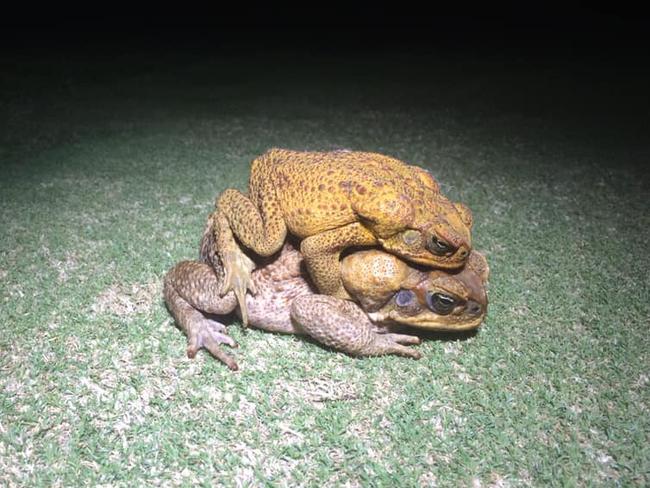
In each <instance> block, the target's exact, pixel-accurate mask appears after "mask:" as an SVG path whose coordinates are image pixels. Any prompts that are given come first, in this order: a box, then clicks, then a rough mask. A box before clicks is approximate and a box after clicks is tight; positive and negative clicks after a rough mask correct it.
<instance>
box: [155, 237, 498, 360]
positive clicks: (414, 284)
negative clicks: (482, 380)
mask: <svg viewBox="0 0 650 488" xmlns="http://www.w3.org/2000/svg"><path fill="white" fill-rule="evenodd" d="M204 240H205V237H204ZM212 259H218V258H217V257H216V255H212V256H210V261H209V262H208V263H202V262H194V261H183V262H181V263H178V264H177V265H176V266H174V267H173V268H172V269H171V270H170V271H169V272H168V273H167V275H166V276H165V285H164V297H165V302H166V303H167V306H168V308H169V310H170V311H171V312H172V314H173V316H174V317H175V319H176V321H177V323H178V325H179V326H180V328H181V329H182V330H183V331H184V332H185V333H186V335H187V336H188V348H187V354H188V356H190V357H194V356H195V355H196V353H197V351H198V350H199V349H201V348H205V349H207V350H208V351H210V353H212V355H214V356H215V357H216V358H217V359H219V360H220V361H222V362H224V363H225V364H226V365H227V366H228V367H229V368H230V369H237V367H238V366H237V363H236V361H235V360H234V359H233V358H232V357H231V356H229V355H228V354H226V353H225V352H224V351H223V350H221V348H220V344H227V345H229V346H231V347H236V346H237V344H236V343H235V341H234V340H233V339H232V338H231V337H230V336H228V335H227V334H226V327H225V325H224V324H223V323H221V322H220V321H219V320H218V317H216V315H225V314H229V313H230V312H233V311H235V310H237V312H239V313H240V314H241V310H239V309H238V307H237V300H236V298H235V296H234V294H233V292H229V293H227V294H226V295H225V296H224V297H220V296H219V294H218V290H219V288H220V286H221V282H222V280H223V276H224V273H223V269H222V267H221V266H219V263H218V261H211V260H212ZM301 264H302V256H301V255H300V253H299V252H297V251H296V250H295V249H294V248H293V247H292V246H291V245H290V244H288V243H287V244H285V245H284V247H283V249H282V252H281V253H280V254H279V256H278V257H277V258H276V259H275V260H272V261H268V260H267V262H265V263H261V266H260V267H259V268H258V269H256V270H255V271H254V272H253V273H252V280H253V282H254V283H255V285H256V287H257V290H258V293H257V295H255V296H252V295H247V296H246V303H247V306H248V309H249V314H250V315H249V320H250V324H251V325H252V326H254V327H257V328H260V329H264V330H267V331H271V332H280V333H290V334H302V335H308V336H310V337H312V338H313V339H315V340H316V341H318V342H320V343H321V344H324V345H327V346H330V347H333V348H335V349H338V350H340V351H343V352H346V353H348V354H350V355H353V356H371V355H385V354H397V355H401V356H407V357H412V358H415V359H418V358H419V357H420V353H419V352H417V351H415V350H413V349H411V348H409V347H407V346H409V345H413V344H419V343H420V339H419V338H418V337H416V336H412V335H406V334H399V333H395V332H394V327H395V325H398V324H406V325H411V326H413V327H417V328H419V329H430V330H469V329H475V328H477V327H478V326H479V325H480V324H481V322H482V321H483V318H484V317H485V313H486V310H487V297H486V294H485V282H486V280H487V276H488V267H487V263H486V261H485V259H484V258H483V256H482V255H480V254H478V253H477V252H476V251H473V252H472V254H471V256H470V259H469V261H468V264H467V266H466V267H465V268H464V269H463V270H462V271H460V272H455V273H445V272H442V271H432V272H424V271H421V270H416V269H413V268H411V267H409V266H408V265H407V264H406V263H405V262H404V261H402V260H400V259H399V258H397V257H395V256H394V255H390V254H387V253H385V252H383V251H380V250H377V249H371V250H367V251H360V252H357V253H354V254H351V255H349V256H347V257H346V258H345V259H343V260H342V261H341V265H340V266H341V270H342V276H343V283H344V286H346V289H347V290H348V291H349V293H350V295H351V296H352V297H353V298H354V299H356V300H357V301H358V304H357V303H353V302H351V301H347V300H342V299H338V298H335V297H331V296H327V295H319V294H317V293H316V290H315V289H314V287H313V286H312V285H311V284H310V282H309V281H308V278H307V275H306V273H305V271H304V269H302V267H301ZM369 271H372V272H373V274H372V275H369V274H368V272H369Z"/></svg>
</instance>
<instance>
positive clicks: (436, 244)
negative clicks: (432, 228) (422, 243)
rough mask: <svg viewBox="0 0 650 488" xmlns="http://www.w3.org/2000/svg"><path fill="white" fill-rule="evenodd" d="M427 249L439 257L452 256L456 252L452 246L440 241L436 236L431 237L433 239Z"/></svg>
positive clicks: (428, 243)
mask: <svg viewBox="0 0 650 488" xmlns="http://www.w3.org/2000/svg"><path fill="white" fill-rule="evenodd" d="M427 249H428V250H429V251H431V252H432V253H433V254H436V255H438V256H444V255H446V254H451V253H452V252H453V250H454V248H453V247H452V245H451V244H449V243H447V242H445V241H443V240H441V239H438V238H437V237H436V236H431V239H429V241H428V242H427Z"/></svg>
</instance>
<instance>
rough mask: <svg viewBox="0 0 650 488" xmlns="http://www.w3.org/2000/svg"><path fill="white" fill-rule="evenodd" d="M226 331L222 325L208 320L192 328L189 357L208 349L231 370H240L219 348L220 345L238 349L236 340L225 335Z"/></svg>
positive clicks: (189, 337) (188, 348)
mask: <svg viewBox="0 0 650 488" xmlns="http://www.w3.org/2000/svg"><path fill="white" fill-rule="evenodd" d="M224 330H225V328H224V326H223V325H222V324H220V323H219V322H215V321H212V320H208V319H205V320H203V321H201V323H200V324H197V325H196V326H194V327H192V330H191V331H190V332H189V335H188V339H187V357H189V358H194V357H195V356H196V353H197V352H198V351H199V349H206V350H208V351H209V352H210V354H212V355H213V356H214V357H215V358H217V359H218V360H219V361H221V362H222V363H224V364H225V365H226V366H228V368H230V369H231V370H233V371H235V370H237V369H239V367H238V366H237V362H236V361H235V360H234V359H233V358H232V357H230V356H229V355H228V354H226V353H225V352H224V351H222V350H221V348H220V347H219V346H220V344H227V345H229V346H230V347H237V343H236V342H235V340H234V339H233V338H232V337H230V336H229V335H227V334H225V333H224Z"/></svg>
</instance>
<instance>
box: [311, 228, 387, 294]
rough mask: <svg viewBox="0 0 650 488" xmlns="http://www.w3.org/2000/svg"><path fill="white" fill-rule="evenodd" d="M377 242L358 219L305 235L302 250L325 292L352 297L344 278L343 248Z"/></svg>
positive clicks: (312, 272) (322, 290) (319, 286)
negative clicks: (345, 285) (342, 279)
mask: <svg viewBox="0 0 650 488" xmlns="http://www.w3.org/2000/svg"><path fill="white" fill-rule="evenodd" d="M376 243H377V239H376V237H375V236H374V235H373V234H372V233H371V232H370V231H369V230H368V229H366V228H365V227H364V226H363V225H361V224H360V223H358V222H357V223H353V224H349V225H345V226H343V227H338V228H336V229H332V230H328V231H325V232H321V233H320V234H315V235H313V236H310V237H307V238H305V239H303V240H302V242H301V243H300V252H301V253H302V255H303V258H304V259H305V264H306V265H307V269H308V270H309V274H310V276H311V278H312V280H313V281H314V284H315V285H316V287H317V288H318V290H319V291H320V292H321V293H322V294H324V295H332V296H335V297H337V298H343V299H350V295H349V294H348V292H347V291H346V290H345V288H344V287H343V282H342V281H341V271H340V267H339V258H340V256H341V251H343V249H345V248H348V247H351V246H372V245H374V244H376Z"/></svg>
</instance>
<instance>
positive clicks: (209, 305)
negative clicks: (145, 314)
mask: <svg viewBox="0 0 650 488" xmlns="http://www.w3.org/2000/svg"><path fill="white" fill-rule="evenodd" d="M217 272H218V271H217ZM164 283H165V284H164V289H163V295H164V297H165V303H167V307H168V308H169V311H170V312H171V313H172V315H173V316H174V318H175V319H176V322H177V323H178V325H179V327H180V328H181V329H182V330H183V332H185V334H186V335H187V343H188V345H187V355H188V356H189V357H194V356H195V355H196V353H197V352H198V350H199V349H201V348H205V349H207V350H208V351H210V353H212V355H213V356H214V357H216V358H217V359H219V360H220V361H222V362H223V363H225V364H226V365H227V366H228V367H229V368H230V369H237V363H236V362H235V360H234V359H233V358H232V357H230V356H229V355H227V354H226V353H225V352H223V351H222V350H221V349H220V347H219V344H228V345H229V346H231V347H237V344H236V343H235V341H234V340H233V339H232V338H230V337H229V336H228V335H227V334H226V333H225V332H226V328H225V326H224V325H223V324H222V323H220V322H218V321H216V320H213V319H210V318H208V317H206V316H205V315H204V313H202V312H205V313H209V314H219V315H225V314H228V313H230V312H232V311H233V310H234V309H235V307H236V306H237V301H236V300H235V297H234V296H233V295H232V294H228V295H226V296H224V297H222V298H221V297H219V294H218V293H217V290H218V289H219V285H220V275H218V274H215V270H214V269H213V268H212V267H211V266H210V265H208V264H204V263H198V262H194V261H182V262H180V263H178V264H177V265H176V266H174V267H173V268H172V269H171V270H170V271H169V272H168V273H167V274H166V275H165V280H164Z"/></svg>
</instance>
